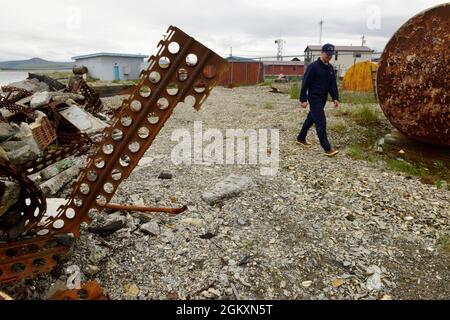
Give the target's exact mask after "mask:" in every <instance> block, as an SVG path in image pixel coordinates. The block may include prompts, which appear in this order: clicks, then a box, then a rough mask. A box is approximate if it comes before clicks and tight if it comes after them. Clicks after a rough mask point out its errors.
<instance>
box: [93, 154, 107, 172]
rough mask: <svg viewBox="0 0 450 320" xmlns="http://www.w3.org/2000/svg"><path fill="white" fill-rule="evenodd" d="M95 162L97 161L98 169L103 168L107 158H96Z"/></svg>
mask: <svg viewBox="0 0 450 320" xmlns="http://www.w3.org/2000/svg"><path fill="white" fill-rule="evenodd" d="M94 162H95V166H96V167H97V168H98V169H103V168H104V167H105V159H103V158H102V157H99V158H97V159H95V161H94Z"/></svg>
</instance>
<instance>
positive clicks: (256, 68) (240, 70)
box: [219, 57, 264, 87]
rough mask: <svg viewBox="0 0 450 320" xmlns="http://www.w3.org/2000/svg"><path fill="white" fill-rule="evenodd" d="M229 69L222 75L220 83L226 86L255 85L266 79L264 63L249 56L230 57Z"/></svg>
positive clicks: (228, 59)
mask: <svg viewBox="0 0 450 320" xmlns="http://www.w3.org/2000/svg"><path fill="white" fill-rule="evenodd" d="M226 60H227V61H228V62H229V68H228V70H227V71H226V72H225V73H224V74H223V75H222V77H221V79H220V82H219V85H222V86H225V87H234V86H243V85H255V84H258V83H261V82H263V81H264V69H263V63H262V62H259V61H255V60H252V59H247V58H240V57H229V58H227V59H226Z"/></svg>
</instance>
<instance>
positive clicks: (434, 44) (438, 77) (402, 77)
mask: <svg viewBox="0 0 450 320" xmlns="http://www.w3.org/2000/svg"><path fill="white" fill-rule="evenodd" d="M449 30H450V4H449V3H446V4H442V5H440V6H437V7H434V8H431V9H429V10H427V11H424V12H422V13H420V14H418V15H416V16H415V17H413V18H412V19H410V20H409V21H408V22H407V23H406V24H404V25H403V26H402V27H401V28H400V29H399V30H398V31H397V33H396V34H395V35H394V36H393V37H392V39H391V40H390V41H389V43H388V45H387V46H386V49H385V50H384V53H383V55H382V57H381V63H380V68H379V71H378V81H377V83H378V84H377V89H378V96H379V100H380V105H381V108H382V109H383V111H384V113H385V115H386V117H387V118H388V119H389V121H390V122H391V123H392V125H393V126H394V127H395V128H397V129H398V130H399V131H400V132H401V133H403V134H404V135H405V136H407V137H408V138H410V139H412V140H416V141H421V142H424V143H429V144H435V145H444V146H449V145H450V98H449V96H448V91H449V88H450V70H449V56H450V55H449V47H450V42H449V41H450V39H449Z"/></svg>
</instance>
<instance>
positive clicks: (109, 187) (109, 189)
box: [103, 182, 114, 194]
mask: <svg viewBox="0 0 450 320" xmlns="http://www.w3.org/2000/svg"><path fill="white" fill-rule="evenodd" d="M103 190H105V192H106V193H109V194H112V193H113V192H114V186H113V185H112V183H110V182H108V183H105V185H104V186H103Z"/></svg>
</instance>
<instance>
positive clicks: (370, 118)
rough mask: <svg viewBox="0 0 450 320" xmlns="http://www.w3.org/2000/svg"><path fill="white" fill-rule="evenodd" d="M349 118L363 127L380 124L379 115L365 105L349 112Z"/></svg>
mask: <svg viewBox="0 0 450 320" xmlns="http://www.w3.org/2000/svg"><path fill="white" fill-rule="evenodd" d="M350 118H351V119H352V120H353V121H355V122H356V123H357V124H359V125H361V126H363V127H369V126H374V125H378V124H380V123H381V121H380V116H379V113H378V112H377V111H376V110H374V109H373V108H371V107H369V106H367V105H363V106H362V107H360V108H356V109H353V110H351V111H350Z"/></svg>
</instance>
